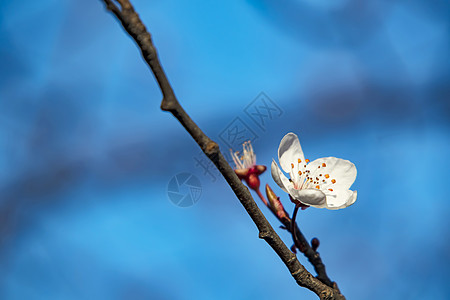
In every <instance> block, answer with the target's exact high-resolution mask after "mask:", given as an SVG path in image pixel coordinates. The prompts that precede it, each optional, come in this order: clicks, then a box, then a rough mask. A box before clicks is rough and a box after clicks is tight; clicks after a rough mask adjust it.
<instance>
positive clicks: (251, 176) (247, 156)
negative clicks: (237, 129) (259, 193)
mask: <svg viewBox="0 0 450 300" xmlns="http://www.w3.org/2000/svg"><path fill="white" fill-rule="evenodd" d="M242 148H243V152H242V155H240V154H239V152H237V151H236V152H233V151H232V150H230V152H231V157H232V158H233V161H234V164H235V165H236V167H235V169H234V172H235V173H236V175H237V176H238V177H239V179H241V180H245V182H246V183H247V185H248V187H249V188H251V189H253V190H259V185H260V180H259V175H261V174H262V173H264V171H265V170H266V169H267V168H266V166H262V165H257V164H256V154H255V152H254V151H253V147H252V144H251V143H250V141H247V142H245V143H244V144H243V145H242Z"/></svg>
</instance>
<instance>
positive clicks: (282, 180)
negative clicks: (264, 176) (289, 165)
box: [270, 160, 294, 193]
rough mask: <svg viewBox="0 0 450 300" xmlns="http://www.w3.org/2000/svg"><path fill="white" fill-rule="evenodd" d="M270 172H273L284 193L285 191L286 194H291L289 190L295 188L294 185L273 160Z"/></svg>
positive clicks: (273, 176)
mask: <svg viewBox="0 0 450 300" xmlns="http://www.w3.org/2000/svg"><path fill="white" fill-rule="evenodd" d="M270 171H271V172H272V178H273V180H274V181H275V182H276V183H277V184H278V185H279V186H280V188H282V189H283V191H285V192H286V193H289V191H288V188H289V187H294V185H293V184H292V182H290V181H289V179H288V178H287V177H286V176H285V175H284V174H283V172H281V170H280V168H279V167H278V164H277V163H276V162H275V160H272V165H271V167H270Z"/></svg>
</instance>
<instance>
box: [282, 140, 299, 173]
mask: <svg viewBox="0 0 450 300" xmlns="http://www.w3.org/2000/svg"><path fill="white" fill-rule="evenodd" d="M298 159H301V160H302V163H303V162H304V161H305V156H304V155H303V151H302V147H301V146H300V141H299V140H298V137H297V135H295V134H294V133H292V132H290V133H288V134H286V135H285V136H284V137H283V139H282V140H281V142H280V146H279V147H278V160H279V161H280V165H281V168H283V170H284V171H285V172H286V173H290V172H291V170H292V167H291V163H293V164H294V165H295V166H297V163H298ZM296 172H298V169H297V168H296V169H295V173H296Z"/></svg>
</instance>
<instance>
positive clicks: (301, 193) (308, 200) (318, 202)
mask: <svg viewBox="0 0 450 300" xmlns="http://www.w3.org/2000/svg"><path fill="white" fill-rule="evenodd" d="M289 194H290V195H291V196H292V198H294V199H296V200H298V201H300V202H301V203H303V204H306V205H309V206H314V207H324V205H325V203H326V197H325V194H324V193H323V192H322V191H320V190H317V189H306V190H296V189H294V188H290V189H289Z"/></svg>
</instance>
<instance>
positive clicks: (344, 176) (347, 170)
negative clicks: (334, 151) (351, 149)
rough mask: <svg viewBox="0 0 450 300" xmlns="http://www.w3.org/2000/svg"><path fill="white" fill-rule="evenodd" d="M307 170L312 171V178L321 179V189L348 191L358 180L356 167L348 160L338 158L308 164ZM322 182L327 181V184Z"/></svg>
mask: <svg viewBox="0 0 450 300" xmlns="http://www.w3.org/2000/svg"><path fill="white" fill-rule="evenodd" d="M319 167H320V168H319ZM306 169H307V170H310V172H311V173H310V176H311V177H313V178H315V177H318V178H319V180H320V184H321V185H320V187H321V189H328V188H332V189H333V190H348V189H349V188H350V187H351V186H352V184H353V182H355V179H356V167H355V165H354V164H353V163H352V162H350V161H348V160H345V159H340V158H336V157H324V158H319V159H316V160H315V161H313V162H311V163H310V164H308V165H307V166H306ZM320 174H322V176H320ZM325 175H329V178H325ZM333 179H334V180H335V181H336V182H335V183H333V182H332V180H333ZM322 180H326V182H325V183H323V182H322Z"/></svg>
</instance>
